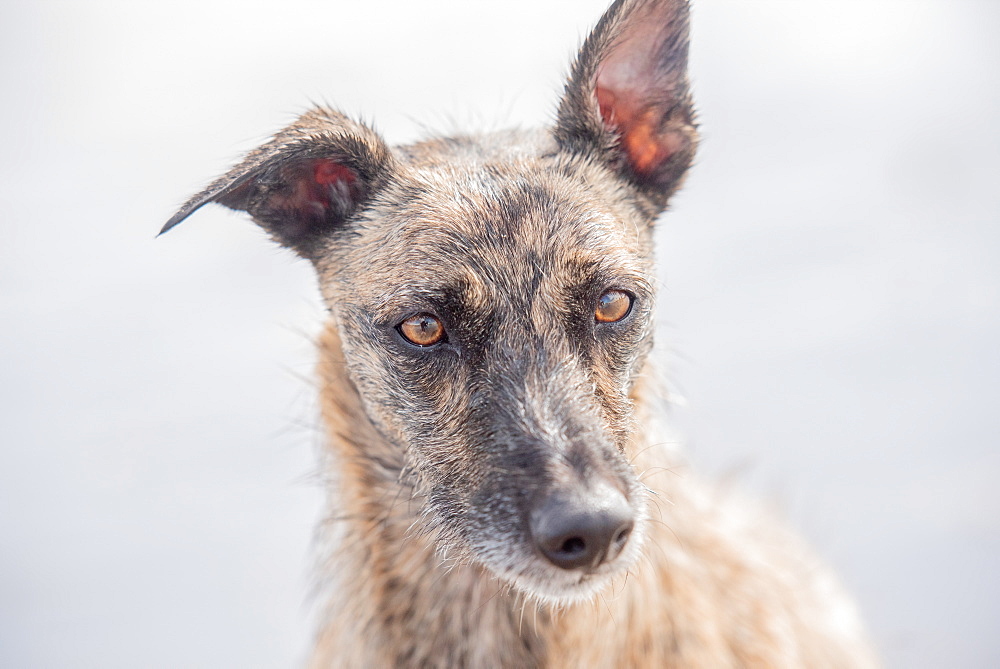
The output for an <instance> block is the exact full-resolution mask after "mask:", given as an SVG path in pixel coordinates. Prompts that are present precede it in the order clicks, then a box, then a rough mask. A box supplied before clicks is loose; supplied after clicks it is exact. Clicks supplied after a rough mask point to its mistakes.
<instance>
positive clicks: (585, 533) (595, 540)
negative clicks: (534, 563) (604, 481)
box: [531, 486, 635, 571]
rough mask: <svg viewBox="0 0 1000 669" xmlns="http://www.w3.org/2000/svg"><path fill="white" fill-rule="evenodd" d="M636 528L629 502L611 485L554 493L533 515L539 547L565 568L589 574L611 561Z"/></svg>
mask: <svg viewBox="0 0 1000 669" xmlns="http://www.w3.org/2000/svg"><path fill="white" fill-rule="evenodd" d="M634 525H635V514H634V513H633V512H632V509H631V507H630V506H629V504H628V501H627V500H626V499H625V497H624V495H622V494H621V493H620V492H619V491H618V490H616V489H614V488H612V487H611V486H602V487H601V488H600V489H599V490H597V491H588V492H587V493H575V494H574V493H568V492H564V491H561V492H556V493H552V494H550V495H548V496H547V497H545V498H544V499H542V500H541V501H540V503H539V504H538V505H537V506H536V508H535V509H534V511H533V512H532V514H531V535H532V539H533V541H534V543H535V546H536V547H537V548H538V551H539V552H540V553H541V554H542V555H543V556H544V557H545V559H546V560H548V561H549V562H551V563H552V564H554V565H555V566H557V567H559V568H561V569H577V570H580V571H589V570H592V569H595V568H597V567H598V566H599V565H601V564H603V563H605V562H611V561H612V560H614V559H615V558H617V557H618V555H619V554H620V553H621V552H622V549H623V548H624V547H625V544H627V543H628V539H629V535H631V533H632V528H633V527H634Z"/></svg>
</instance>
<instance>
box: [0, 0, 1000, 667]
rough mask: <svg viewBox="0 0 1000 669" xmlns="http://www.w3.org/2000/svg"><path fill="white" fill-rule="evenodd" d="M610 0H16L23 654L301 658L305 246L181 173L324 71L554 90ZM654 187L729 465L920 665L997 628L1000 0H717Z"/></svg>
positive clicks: (685, 409) (445, 102) (678, 349)
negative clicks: (692, 120)
mask: <svg viewBox="0 0 1000 669" xmlns="http://www.w3.org/2000/svg"><path fill="white" fill-rule="evenodd" d="M604 8H605V0H531V1H530V2H529V1H525V0H506V1H505V2H476V3H473V2H456V1H454V0H453V1H450V2H442V1H439V0H427V1H422V2H412V1H390V0H371V1H369V2H366V3H357V2H350V3H348V2H341V1H339V0H327V1H326V2H305V1H302V0H291V1H288V0H286V1H284V2H256V1H252V0H241V1H239V2H236V1H232V2H216V1H213V0H203V1H201V2H187V1H185V0H180V1H178V2H172V3H162V2H159V3H153V2H135V1H131V2H125V1H124V0H122V1H119V2H100V1H96V0H95V1H80V2H69V1H66V2H58V1H55V0H30V1H29V0H5V2H3V3H2V4H0V90H2V91H3V104H2V105H0V121H2V122H0V147H2V149H0V323H2V328H0V666H4V667H102V668H110V667H123V668H125V667H287V666H296V665H298V664H300V663H301V662H302V661H303V659H304V658H305V657H306V653H307V649H308V647H309V639H310V635H311V631H312V620H311V613H310V611H311V609H310V605H309V601H310V588H311V586H310V584H311V577H310V570H311V568H312V555H313V552H312V549H311V544H312V532H313V526H314V525H315V523H316V522H317V520H318V518H319V517H320V514H321V501H322V494H321V491H320V489H319V487H318V486H317V485H316V483H315V482H314V480H313V478H312V473H313V471H314V456H315V450H316V449H317V448H318V446H319V445H320V443H321V437H320V433H319V430H318V422H317V418H316V401H315V397H314V391H313V386H312V383H311V380H310V379H311V374H312V367H313V364H314V353H313V347H312V344H311V340H312V338H313V337H314V336H315V335H316V333H317V332H318V327H319V324H320V322H321V320H322V318H323V308H322V306H321V305H320V303H319V297H318V293H317V290H316V286H315V283H314V280H313V277H312V274H311V272H310V268H309V267H308V266H307V264H306V263H305V262H303V261H299V260H296V259H295V258H294V257H293V256H292V255H291V254H290V253H289V252H286V251H283V250H281V249H279V248H277V247H276V246H273V245H272V244H271V243H269V242H268V241H267V240H266V238H265V236H264V234H263V233H261V232H260V231H259V230H258V229H257V228H256V227H255V226H254V225H252V224H251V223H250V222H249V221H247V220H245V218H244V217H243V216H240V215H237V214H234V213H231V212H228V211H226V210H224V209H222V208H215V207H209V208H206V209H204V210H202V211H200V212H199V213H198V214H197V215H196V216H195V217H193V218H192V219H191V220H189V221H187V222H186V223H185V224H184V225H183V226H181V227H180V228H178V229H177V230H175V231H173V232H172V233H171V234H169V235H167V236H165V237H163V238H160V239H154V236H155V234H156V232H157V231H158V230H159V228H160V226H161V224H162V223H163V222H164V221H165V220H166V219H167V218H168V217H169V216H170V215H171V214H172V213H173V211H174V210H175V209H176V207H177V206H179V205H180V204H181V203H182V202H183V201H184V200H185V199H186V197H187V196H188V195H189V194H191V193H193V192H195V191H197V190H199V189H200V188H201V187H202V186H203V185H204V184H206V183H207V182H208V181H209V180H210V179H212V178H213V177H215V176H216V175H217V174H219V173H221V172H222V171H224V170H225V169H226V168H228V167H229V165H231V164H232V163H233V161H235V160H236V158H237V157H239V156H240V155H241V153H242V152H244V151H246V150H248V149H250V148H252V147H254V146H256V145H257V144H258V143H259V142H261V141H262V140H263V139H264V138H265V137H266V136H267V135H268V134H269V133H271V132H273V131H275V130H277V129H278V128H280V127H281V126H283V125H284V124H286V123H287V122H289V121H290V120H291V119H292V118H293V117H294V116H295V115H296V114H297V113H299V112H301V111H303V110H304V109H305V108H306V107H307V106H308V105H309V104H310V103H311V102H312V101H319V102H322V101H327V102H329V103H330V104H334V105H336V106H338V107H340V108H341V109H343V110H344V111H346V112H349V113H351V114H355V115H359V116H362V117H363V118H365V119H368V120H374V122H375V124H376V126H377V127H378V128H379V129H380V130H381V131H382V132H383V133H384V134H385V135H386V136H387V137H388V138H389V139H390V141H392V142H395V143H399V142H407V141H411V140H414V139H417V138H419V137H422V136H424V135H425V134H426V133H427V132H428V131H427V130H426V128H429V129H432V130H448V129H452V128H464V129H473V130H474V129H490V128H497V127H504V126H507V125H525V126H534V125H538V124H543V123H546V122H547V121H548V120H550V119H551V118H552V116H553V111H554V107H555V104H556V101H557V99H558V91H559V89H560V87H561V82H562V76H563V74H564V73H565V71H566V68H567V66H568V63H569V59H570V58H571V56H572V55H573V53H574V51H575V49H576V46H577V45H578V44H579V42H580V40H581V39H582V38H583V36H584V35H585V34H586V32H587V30H588V29H589V27H590V26H591V25H592V24H593V23H594V22H595V21H596V20H597V18H598V17H599V16H600V14H601V13H602V11H603V10H604ZM693 20H694V35H693V48H692V70H693V72H692V76H693V80H694V88H695V92H696V96H697V100H698V104H699V107H700V110H701V123H702V129H703V136H704V142H703V145H702V150H701V153H700V156H699V160H698V164H697V165H696V167H695V169H694V170H693V172H692V174H691V177H690V179H689V181H688V185H687V187H686V189H685V190H684V191H683V192H682V193H681V194H680V195H679V196H678V197H677V198H676V199H675V200H674V203H673V208H672V211H671V212H670V213H668V214H667V215H666V216H665V217H664V218H663V219H662V220H661V222H660V225H659V231H658V234H659V253H660V261H661V276H662V279H663V289H662V292H661V305H660V331H659V335H658V337H659V338H658V345H659V347H660V350H661V356H662V358H663V360H664V365H665V367H666V369H667V370H668V371H669V375H670V381H671V383H672V385H673V386H674V387H675V388H677V389H678V390H679V391H680V393H681V394H682V395H683V398H684V400H685V403H684V405H683V406H679V407H678V408H677V409H676V410H675V411H674V416H673V419H674V421H675V423H676V425H677V426H678V430H679V432H680V433H681V434H682V435H683V440H684V441H685V443H686V444H687V449H688V452H689V453H690V454H691V457H692V459H693V460H694V462H695V463H696V465H697V467H698V468H700V469H701V470H703V471H706V472H708V473H710V474H713V475H718V476H726V477H728V478H729V479H730V480H732V481H734V482H735V483H736V484H737V485H740V486H743V487H745V488H747V489H748V490H749V491H751V492H752V493H753V494H755V495H757V496H761V497H764V498H766V499H768V500H770V501H771V502H773V503H774V505H775V506H776V507H777V508H778V509H779V510H780V511H781V513H782V514H783V515H784V516H785V517H786V518H787V519H788V520H789V522H790V523H791V524H792V525H793V526H795V527H796V528H797V529H799V531H801V532H803V533H804V534H805V535H806V536H807V537H808V538H809V539H810V541H811V542H812V543H813V544H814V545H815V546H816V547H817V549H818V550H819V551H820V552H821V553H822V554H823V555H824V557H825V558H826V559H827V560H828V561H830V562H831V563H832V564H833V565H834V566H835V567H836V569H837V570H838V571H839V572H840V574H841V575H842V577H843V579H844V581H845V582H846V584H847V586H848V587H849V588H850V589H851V590H852V591H853V592H855V593H856V595H857V597H858V599H859V601H860V604H861V607H862V610H863V611H864V615H865V617H866V619H867V621H868V624H869V626H870V628H871V630H872V634H873V636H874V638H875V641H876V643H877V644H878V646H879V649H880V651H881V653H882V655H883V656H884V658H885V660H886V663H887V665H888V666H890V667H908V668H909V667H928V668H930V667H943V666H949V667H996V666H1000V637H998V635H997V633H996V630H997V624H998V620H1000V575H998V572H1000V484H998V476H1000V452H998V449H997V446H998V439H1000V408H998V403H1000V392H998V391H1000V352H998V351H1000V225H998V224H1000V124H998V123H997V120H998V119H1000V3H997V2H995V1H994V0H864V1H861V0H837V1H836V2H827V1H825V0H809V1H808V2H807V1H803V0H784V1H781V0H771V1H763V0H729V1H727V0H695V8H694V19H693Z"/></svg>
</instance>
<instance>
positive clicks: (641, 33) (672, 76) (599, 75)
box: [555, 0, 698, 211]
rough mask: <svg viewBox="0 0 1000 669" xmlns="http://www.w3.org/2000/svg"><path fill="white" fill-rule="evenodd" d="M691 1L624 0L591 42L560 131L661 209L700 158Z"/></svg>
mask: <svg viewBox="0 0 1000 669" xmlns="http://www.w3.org/2000/svg"><path fill="white" fill-rule="evenodd" d="M688 23H689V21H688V3H687V1H686V0H617V2H615V3H614V4H613V5H612V6H611V8H610V9H608V11H607V12H606V13H605V14H604V16H603V17H602V18H601V20H600V21H599V22H598V24H597V27H595V28H594V31H593V32H592V33H591V34H590V36H589V37H588V38H587V40H586V41H585V42H584V44H583V47H582V48H581V50H580V54H579V56H577V59H576V62H575V63H574V64H573V69H572V71H571V73H570V79H569V82H568V83H567V84H566V92H565V95H564V97H563V99H562V102H561V103H560V105H559V112H558V116H557V121H556V128H555V137H556V141H557V142H558V143H559V145H560V146H561V147H562V148H563V149H565V150H568V151H572V152H575V153H581V154H584V155H588V156H593V157H596V158H598V159H599V160H602V161H604V162H605V163H606V164H608V165H609V166H610V167H611V168H612V169H613V170H615V171H617V172H618V173H620V174H621V175H622V176H623V177H624V178H625V179H626V180H628V181H629V182H631V183H632V184H633V185H634V186H635V187H636V188H637V189H638V190H639V192H640V193H642V194H644V195H646V196H647V197H648V198H649V199H650V201H651V202H652V204H653V205H654V207H656V208H657V211H662V209H663V208H664V207H665V206H666V203H667V200H668V199H669V197H670V196H671V195H672V194H673V193H674V191H676V190H677V188H678V187H679V186H680V183H681V180H682V178H683V176H684V174H685V172H686V171H687V169H688V167H690V165H691V161H692V159H693V158H694V152H695V147H696V146H697V143H698V133H697V130H696V126H695V121H694V107H693V105H692V102H691V93H690V90H689V84H688V77H687V60H688Z"/></svg>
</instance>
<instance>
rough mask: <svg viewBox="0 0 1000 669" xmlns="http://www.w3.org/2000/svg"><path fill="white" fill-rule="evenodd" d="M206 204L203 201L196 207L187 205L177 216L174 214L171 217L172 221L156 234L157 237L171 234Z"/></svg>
mask: <svg viewBox="0 0 1000 669" xmlns="http://www.w3.org/2000/svg"><path fill="white" fill-rule="evenodd" d="M204 204H205V201H202V202H198V203H197V204H195V205H194V206H191V205H187V206H184V207H181V209H180V211H178V212H177V213H176V214H174V215H173V216H171V217H170V220H168V221H167V222H166V223H164V224H163V227H162V228H160V231H159V232H158V233H156V236H157V237H159V236H161V235H163V234H164V233H166V232H169V231H170V230H172V229H173V228H175V227H177V226H178V225H180V224H181V223H182V222H183V221H184V219H186V218H187V217H188V216H190V215H191V214H193V213H194V212H195V211H197V210H198V209H200V208H201V206H202V205H204Z"/></svg>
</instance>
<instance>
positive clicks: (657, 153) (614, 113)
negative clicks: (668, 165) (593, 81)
mask: <svg viewBox="0 0 1000 669" xmlns="http://www.w3.org/2000/svg"><path fill="white" fill-rule="evenodd" d="M596 93H597V103H598V105H599V106H600V110H601V118H602V119H603V120H604V123H605V125H607V126H608V127H609V128H612V129H613V130H616V131H617V132H618V133H619V135H620V136H621V145H622V148H623V149H624V150H625V154H626V156H627V157H628V162H629V165H631V167H632V169H633V170H635V171H636V172H638V173H639V174H643V175H650V174H652V173H653V172H654V171H655V170H656V168H658V167H659V166H660V165H662V164H663V162H664V161H666V160H667V159H668V158H670V156H672V155H673V154H674V153H676V152H677V151H678V150H679V149H681V148H682V145H683V142H684V140H683V138H682V137H680V136H678V134H677V133H674V132H669V131H668V132H661V131H660V127H659V126H660V123H661V118H660V111H659V110H658V109H657V108H656V106H654V105H649V104H646V105H643V104H642V102H641V101H640V100H637V99H636V98H635V97H634V96H627V95H621V94H618V93H616V92H615V91H613V90H611V89H610V88H606V87H602V86H598V87H597V89H596Z"/></svg>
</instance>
